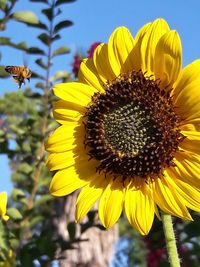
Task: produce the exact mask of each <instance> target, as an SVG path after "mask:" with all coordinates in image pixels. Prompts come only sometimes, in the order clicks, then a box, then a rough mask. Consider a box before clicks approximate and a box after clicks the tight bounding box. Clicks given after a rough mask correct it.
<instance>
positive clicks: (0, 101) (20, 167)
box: [0, 0, 200, 267]
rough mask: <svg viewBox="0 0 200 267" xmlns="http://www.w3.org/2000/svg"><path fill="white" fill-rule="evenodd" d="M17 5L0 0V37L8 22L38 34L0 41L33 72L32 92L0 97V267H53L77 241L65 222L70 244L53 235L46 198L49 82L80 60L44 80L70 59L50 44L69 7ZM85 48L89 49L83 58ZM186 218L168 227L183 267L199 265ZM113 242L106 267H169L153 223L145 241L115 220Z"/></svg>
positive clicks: (196, 240) (62, 1) (198, 232)
mask: <svg viewBox="0 0 200 267" xmlns="http://www.w3.org/2000/svg"><path fill="white" fill-rule="evenodd" d="M17 2H18V0H8V1H6V0H1V1H0V31H1V32H2V31H5V33H6V27H7V23H8V22H9V21H11V20H14V21H16V23H23V24H24V26H25V27H27V26H28V27H30V28H31V30H36V29H37V31H38V32H39V34H38V36H37V38H38V40H39V41H40V47H34V46H28V44H27V43H26V40H21V42H19V43H15V42H14V41H13V40H12V37H10V36H8V37H1V36H0V47H4V48H5V47H11V48H13V51H14V52H13V53H18V52H19V51H24V53H26V54H29V55H30V56H31V57H33V58H34V61H35V66H36V68H35V69H36V70H37V71H36V72H33V75H32V83H31V84H34V86H31V87H30V86H29V84H28V87H26V88H25V89H23V90H18V89H16V91H14V92H12V93H6V94H5V95H4V96H3V97H1V98H0V153H1V154H5V155H7V156H8V158H9V162H10V168H11V171H12V177H11V179H12V184H13V190H12V193H11V195H10V197H9V208H8V215H9V216H10V220H9V221H8V222H7V223H4V222H0V266H4V267H5V266H7V267H9V266H22V267H23V266H24V267H26V266H30V267H31V266H53V265H52V264H53V262H55V259H57V261H58V262H59V257H60V255H59V253H58V251H63V250H68V249H72V248H73V244H74V243H78V242H81V238H79V239H76V238H75V232H76V225H75V224H74V223H71V224H69V225H68V228H67V229H66V230H67V231H68V232H69V240H67V241H66V240H63V239H62V238H61V237H60V236H58V233H57V231H56V225H55V222H54V217H55V212H54V210H55V209H56V208H58V203H57V202H56V201H55V200H54V199H53V198H52V197H51V196H50V195H49V192H48V184H49V181H50V178H51V177H50V173H49V171H48V170H47V169H46V167H45V157H46V155H45V150H44V140H45V139H46V137H47V136H48V135H49V134H50V132H51V131H52V130H53V129H54V128H55V127H56V123H55V121H54V120H53V119H52V113H51V109H52V102H53V100H54V97H53V95H52V94H51V88H52V85H53V84H54V83H57V82H66V81H70V80H72V79H74V77H76V75H77V70H78V68H79V65H80V62H81V60H82V58H83V55H81V54H77V55H75V57H74V59H75V61H74V65H73V72H74V73H72V72H71V71H69V72H68V71H67V70H66V67H65V66H63V68H60V69H59V70H57V72H55V73H53V74H51V69H52V65H53V63H54V62H55V60H57V57H59V56H64V55H65V54H67V53H70V50H69V48H68V47H67V46H65V45H62V46H57V45H56V44H57V42H58V41H62V33H63V32H64V31H63V30H66V29H67V28H68V27H71V26H72V25H73V22H72V21H70V19H66V20H60V19H59V18H60V15H61V14H62V7H63V5H66V4H68V3H70V2H74V0H30V2H32V3H34V4H35V5H37V4H38V3H42V4H43V6H44V8H43V9H42V10H41V11H40V14H35V13H33V12H32V11H31V10H29V11H26V12H25V11H18V12H15V7H16V5H17ZM38 15H39V16H38ZM40 17H41V18H42V19H41V20H40V19H39V18H40ZM95 45H97V44H95ZM95 45H94V46H92V47H91V49H94V48H95ZM91 49H90V50H88V54H87V56H89V57H91V53H92V52H91ZM1 51H2V50H1ZM0 58H1V55H0ZM19 65H20V63H19ZM4 68H5V66H3V65H0V78H1V79H5V78H8V76H9V75H8V74H7V73H6V72H5V71H4ZM16 88H17V85H16ZM1 178H2V177H1ZM2 190H3V188H1V191H2ZM193 217H194V218H195V222H192V223H190V222H184V223H183V222H182V221H179V220H176V221H175V228H176V233H177V240H178V244H179V251H180V254H181V256H182V266H185V267H186V266H190V267H198V266H199V264H200V227H199V219H200V218H199V215H198V214H194V216H193ZM91 218H93V217H92V216H91V214H90V217H88V221H87V222H86V223H85V227H83V229H84V231H85V229H86V228H87V227H88V228H90V227H93V226H94V222H93V219H91ZM88 222H90V223H89V224H88ZM86 225H87V227H86ZM120 236H121V239H120V242H119V243H118V246H117V251H116V254H115V258H114V261H113V266H115V267H118V266H124V267H125V266H140V267H145V266H148V267H158V266H163V267H164V266H168V265H167V263H166V262H167V258H166V251H165V244H164V242H163V240H164V238H163V234H162V227H161V224H160V222H158V221H155V224H154V227H153V229H152V231H151V233H150V235H149V236H148V237H146V238H141V237H140V236H139V235H138V234H137V233H136V232H135V231H134V230H133V229H132V228H130V226H129V225H128V223H127V221H126V219H124V218H123V217H122V218H121V222H120Z"/></svg>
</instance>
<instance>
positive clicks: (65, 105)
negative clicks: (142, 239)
mask: <svg viewBox="0 0 200 267" xmlns="http://www.w3.org/2000/svg"><path fill="white" fill-rule="evenodd" d="M181 64H182V49H181V41H180V38H179V35H178V33H177V32H176V31H175V30H171V29H170V28H169V26H168V24H167V23H166V21H164V20H163V19H157V20H155V21H154V22H152V23H148V24H146V25H145V26H144V27H142V28H141V29H140V30H139V32H138V33H137V34H136V36H135V38H133V37H132V36H131V34H130V32H129V31H128V29H127V28H125V27H119V28H117V29H116V30H115V31H114V32H113V33H112V35H111V36H110V39H109V41H108V44H104V43H102V44H100V45H99V46H98V47H97V48H96V50H95V52H94V56H93V58H92V59H85V60H84V62H83V63H82V64H81V67H80V71H79V80H78V82H71V83H61V84H58V85H56V86H55V87H54V89H53V90H54V93H55V95H56V96H57V97H58V98H60V100H58V101H57V102H56V103H55V105H54V117H55V119H56V120H57V122H59V123H60V124H61V126H60V127H58V129H56V131H55V132H54V133H53V134H52V135H51V136H50V137H49V138H48V140H47V142H46V149H47V151H48V152H49V153H50V154H49V157H48V160H47V166H48V167H49V169H50V170H51V171H56V173H55V175H54V177H53V179H52V181H51V184H50V192H51V194H52V195H54V196H63V195H68V194H70V193H72V192H73V191H75V190H77V189H81V192H80V194H79V196H78V199H77V203H76V220H77V221H80V220H81V219H82V218H83V217H84V216H85V215H86V214H87V212H88V211H89V210H90V209H91V208H92V206H93V205H94V204H95V203H96V202H97V201H99V207H98V211H99V218H100V220H101V222H102V224H103V225H104V226H105V227H106V228H109V227H111V226H112V225H113V224H114V223H116V222H117V220H118V219H119V217H120V215H121V212H122V210H124V211H125V214H126V216H127V218H128V220H129V222H130V224H131V225H132V226H133V227H135V228H136V229H137V230H138V231H139V232H140V233H141V234H142V235H145V234H147V233H148V232H149V230H150V229H151V226H152V222H153V219H154V214H156V215H157V216H158V217H159V211H158V208H159V209H161V210H163V211H164V212H166V213H169V214H172V215H174V216H177V217H180V218H183V219H187V220H192V218H191V216H190V213H189V211H188V208H189V209H192V210H195V211H200V192H199V190H200V156H199V153H200V108H199V107H200V106H199V103H200V60H196V61H194V62H193V63H191V64H190V65H188V66H186V67H185V68H183V69H182V65H181Z"/></svg>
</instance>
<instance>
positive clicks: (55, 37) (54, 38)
mask: <svg viewBox="0 0 200 267" xmlns="http://www.w3.org/2000/svg"><path fill="white" fill-rule="evenodd" d="M60 38H61V37H60V34H56V35H54V36H53V38H52V39H51V40H52V41H53V42H54V41H57V40H59V39H60Z"/></svg>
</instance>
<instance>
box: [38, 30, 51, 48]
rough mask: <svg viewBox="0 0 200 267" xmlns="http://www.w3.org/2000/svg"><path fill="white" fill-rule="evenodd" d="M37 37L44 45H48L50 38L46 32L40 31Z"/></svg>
mask: <svg viewBox="0 0 200 267" xmlns="http://www.w3.org/2000/svg"><path fill="white" fill-rule="evenodd" d="M38 39H39V40H40V41H41V42H42V43H43V44H45V45H49V40H50V37H49V35H48V34H46V33H41V34H40V35H39V36H38Z"/></svg>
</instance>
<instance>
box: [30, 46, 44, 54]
mask: <svg viewBox="0 0 200 267" xmlns="http://www.w3.org/2000/svg"><path fill="white" fill-rule="evenodd" d="M27 53H28V54H34V55H45V52H44V51H43V50H42V49H40V48H38V47H30V48H29V49H27Z"/></svg>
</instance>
